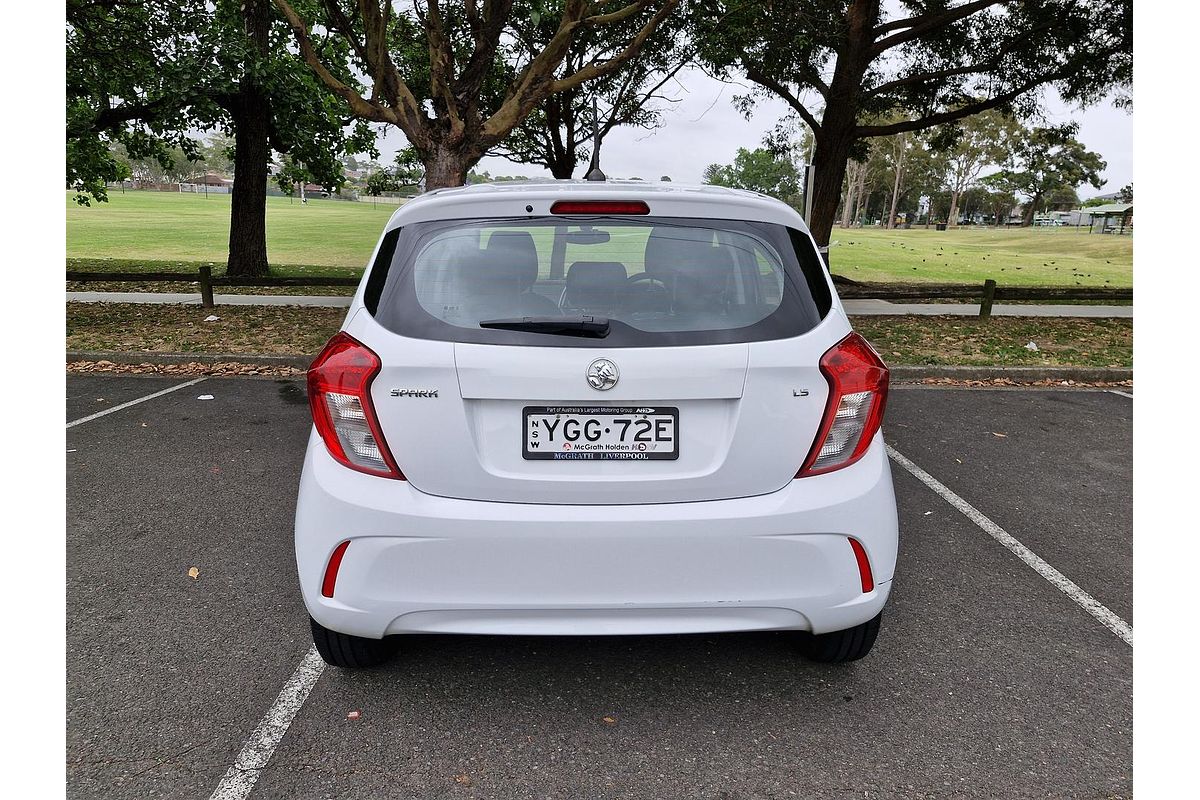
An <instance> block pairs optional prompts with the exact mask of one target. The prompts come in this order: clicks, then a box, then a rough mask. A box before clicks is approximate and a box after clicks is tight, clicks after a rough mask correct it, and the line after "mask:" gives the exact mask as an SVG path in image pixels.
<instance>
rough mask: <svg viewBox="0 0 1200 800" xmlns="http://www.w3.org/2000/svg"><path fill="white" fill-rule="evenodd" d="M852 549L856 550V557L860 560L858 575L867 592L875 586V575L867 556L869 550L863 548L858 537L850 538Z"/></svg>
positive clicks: (863, 588)
mask: <svg viewBox="0 0 1200 800" xmlns="http://www.w3.org/2000/svg"><path fill="white" fill-rule="evenodd" d="M850 549H851V550H853V551H854V559H855V560H856V561H857V562H858V575H859V577H860V578H862V590H863V594H866V593H867V592H870V591H872V590H874V588H875V576H874V575H872V574H871V561H870V559H868V558H867V551H866V550H864V549H863V546H862V543H861V542H860V541H858V539H851V540H850Z"/></svg>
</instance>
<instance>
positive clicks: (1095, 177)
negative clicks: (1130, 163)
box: [984, 123, 1107, 225]
mask: <svg viewBox="0 0 1200 800" xmlns="http://www.w3.org/2000/svg"><path fill="white" fill-rule="evenodd" d="M1078 129H1079V126H1078V125H1076V124H1074V123H1070V124H1067V125H1058V126H1054V127H1048V128H1033V129H1032V130H1030V131H1029V132H1028V133H1027V135H1025V136H1023V137H1021V138H1020V139H1019V140H1018V141H1017V142H1015V143H1014V146H1013V148H1012V151H1011V152H1010V154H1009V157H1008V158H1007V159H1006V161H1005V169H1002V170H1000V171H999V172H997V173H995V174H993V175H989V176H987V178H985V179H984V180H985V182H986V183H987V184H988V185H990V186H992V187H994V188H997V189H999V190H1001V191H1005V192H1016V193H1017V194H1021V195H1024V196H1025V197H1026V198H1028V200H1029V202H1028V205H1027V206H1026V209H1025V219H1024V223H1023V224H1025V225H1032V224H1033V217H1034V215H1035V214H1036V213H1037V212H1038V211H1039V210H1040V208H1041V205H1042V201H1043V199H1044V198H1046V197H1047V196H1048V195H1050V194H1052V193H1054V192H1056V191H1060V190H1063V189H1069V190H1070V191H1071V192H1072V193H1074V191H1075V189H1076V188H1078V187H1079V186H1081V185H1082V184H1084V183H1089V184H1091V185H1092V186H1095V187H1096V188H1100V187H1101V186H1103V185H1104V178H1103V177H1101V173H1102V172H1103V171H1104V168H1105V167H1106V166H1107V165H1106V164H1105V162H1104V160H1103V159H1101V158H1100V156H1099V154H1097V153H1093V152H1092V151H1090V150H1088V149H1087V148H1086V147H1084V146H1083V143H1082V142H1080V141H1079V140H1077V139H1076V138H1075V133H1076V132H1077V131H1078Z"/></svg>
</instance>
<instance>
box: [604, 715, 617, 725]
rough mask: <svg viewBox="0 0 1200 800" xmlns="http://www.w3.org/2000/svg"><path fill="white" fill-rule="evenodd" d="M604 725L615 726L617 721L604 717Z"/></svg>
mask: <svg viewBox="0 0 1200 800" xmlns="http://www.w3.org/2000/svg"><path fill="white" fill-rule="evenodd" d="M604 723H605V724H606V725H616V724H617V720H616V718H614V717H605V718H604Z"/></svg>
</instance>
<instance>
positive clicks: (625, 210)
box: [550, 200, 650, 214]
mask: <svg viewBox="0 0 1200 800" xmlns="http://www.w3.org/2000/svg"><path fill="white" fill-rule="evenodd" d="M550 213H551V214H649V213H650V206H648V205H646V204H645V203H643V202H642V201H641V200H633V201H626V200H559V201H557V202H556V203H554V205H552V206H550Z"/></svg>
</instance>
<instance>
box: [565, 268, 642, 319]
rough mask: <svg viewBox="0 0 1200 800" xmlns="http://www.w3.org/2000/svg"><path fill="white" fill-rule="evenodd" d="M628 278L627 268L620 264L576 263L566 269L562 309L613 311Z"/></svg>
mask: <svg viewBox="0 0 1200 800" xmlns="http://www.w3.org/2000/svg"><path fill="white" fill-rule="evenodd" d="M626 277H627V276H626V275H625V265H624V264H622V263H620V262H618V261H576V262H575V263H573V264H572V265H571V268H570V269H569V270H567V285H566V288H565V289H564V290H563V302H562V304H563V308H577V309H587V310H590V311H611V310H612V308H613V306H615V305H616V303H617V296H618V295H619V294H620V292H621V290H622V289H623V288H625V279H626Z"/></svg>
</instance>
